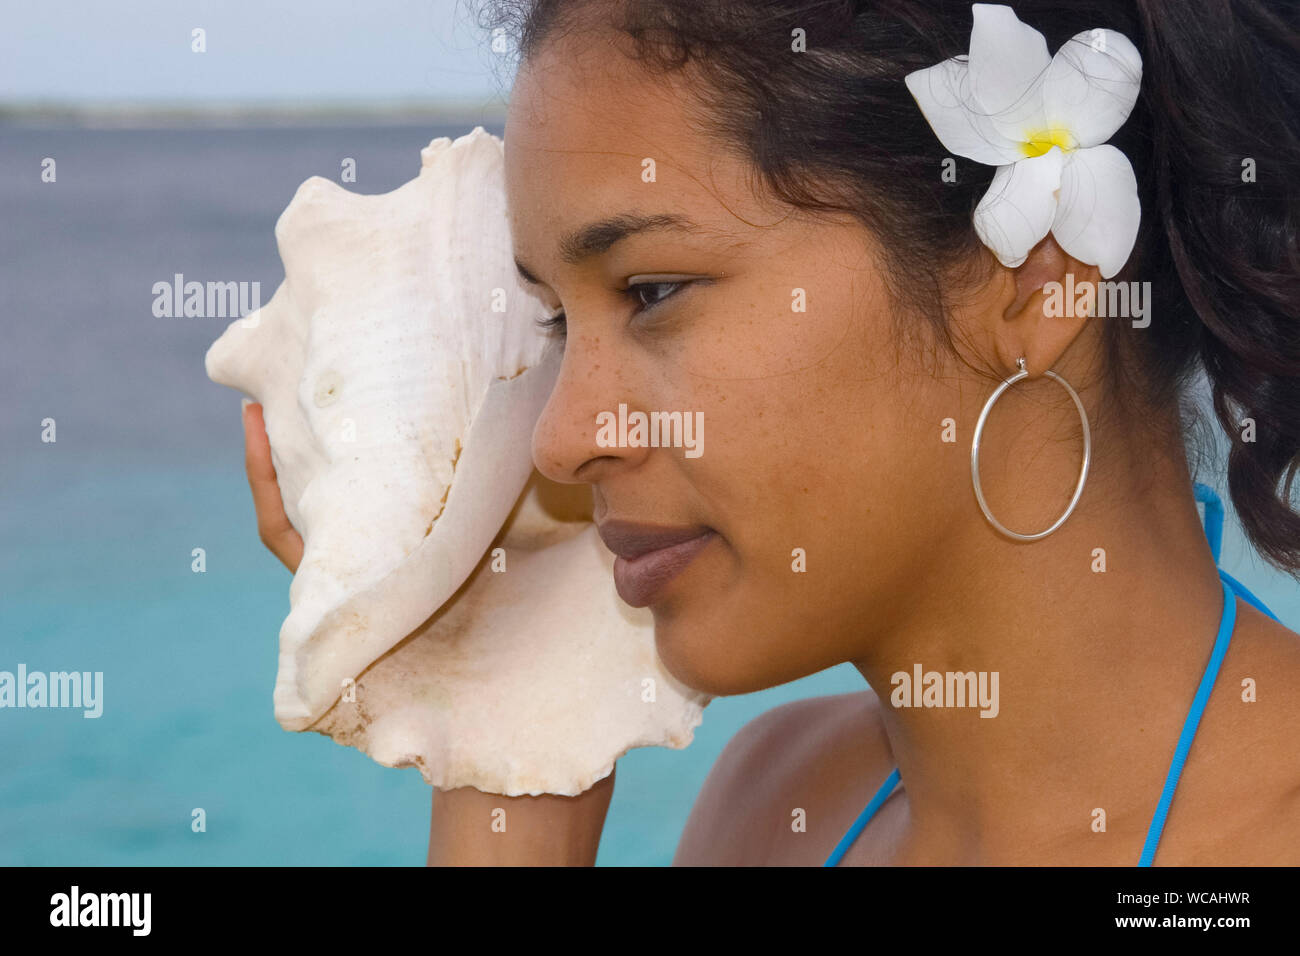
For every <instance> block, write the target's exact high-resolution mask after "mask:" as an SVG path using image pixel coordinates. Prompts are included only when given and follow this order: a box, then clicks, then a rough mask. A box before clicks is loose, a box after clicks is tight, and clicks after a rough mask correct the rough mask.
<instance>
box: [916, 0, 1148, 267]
mask: <svg viewBox="0 0 1300 956" xmlns="http://www.w3.org/2000/svg"><path fill="white" fill-rule="evenodd" d="M971 12H972V14H973V15H974V20H975V25H974V27H973V29H972V30H971V34H970V53H969V55H968V56H966V57H956V58H954V59H951V60H945V61H944V62H943V63H940V64H938V65H936V66H932V67H930V68H929V69H925V70H917V71H916V72H914V73H910V74H908V76H907V79H906V82H907V88H908V89H909V90H910V91H911V93H912V96H913V97H914V98H915V99H916V102H917V105H919V106H920V107H921V112H922V113H923V114H924V115H925V118H926V120H928V121H929V123H930V127H931V128H932V129H933V130H934V132H935V135H936V136H938V137H939V141H940V142H941V143H942V144H943V146H944V148H945V149H947V150H948V151H949V152H951V153H955V154H957V155H958V156H965V157H967V158H968V159H973V160H975V161H976V162H979V163H985V164H987V165H990V166H997V167H998V171H997V172H996V173H995V174H994V175H993V182H992V184H991V185H990V186H989V190H988V192H987V193H985V194H984V198H983V199H981V200H980V204H979V206H978V207H977V208H976V210H975V216H974V221H975V231H976V232H977V233H978V234H979V237H980V240H981V241H982V242H983V243H984V244H985V245H986V246H988V247H989V248H990V249H991V250H993V254H994V255H996V256H997V257H998V261H999V262H1001V263H1002V264H1003V265H1004V266H1007V267H1009V268H1014V267H1016V266H1018V265H1020V264H1021V263H1023V262H1024V261H1025V259H1026V258H1027V257H1028V255H1029V252H1030V250H1031V249H1033V248H1034V246H1036V245H1038V243H1039V242H1040V241H1041V240H1042V238H1043V237H1044V236H1046V235H1047V234H1048V232H1051V233H1052V235H1053V236H1055V237H1056V241H1057V242H1058V243H1059V244H1060V246H1061V248H1062V249H1064V250H1065V251H1066V252H1067V253H1068V254H1069V255H1070V256H1072V257H1074V258H1075V259H1077V260H1078V261H1080V262H1084V263H1088V264H1090V265H1095V266H1097V267H1098V268H1099V270H1100V271H1101V275H1102V277H1103V278H1107V279H1108V278H1110V277H1111V276H1113V275H1114V274H1115V273H1116V272H1118V271H1119V270H1120V269H1121V268H1123V266H1124V263H1125V262H1127V261H1128V257H1129V253H1130V252H1132V251H1133V244H1134V242H1136V241H1137V232H1138V223H1139V221H1140V220H1141V212H1142V210H1141V204H1140V202H1139V200H1138V191H1137V179H1136V178H1135V177H1134V175H1133V167H1132V165H1130V163H1129V161H1128V157H1126V156H1125V155H1124V154H1123V153H1122V152H1120V151H1119V150H1118V149H1116V148H1115V147H1114V146H1103V145H1101V144H1103V143H1105V142H1106V140H1108V139H1110V137H1111V136H1113V135H1114V133H1115V131H1116V130H1117V129H1119V128H1120V126H1122V125H1123V124H1124V121H1125V120H1126V119H1128V116H1129V113H1131V112H1132V111H1133V104H1134V103H1135V102H1137V95H1138V87H1139V86H1140V85H1141V81H1142V57H1141V55H1140V54H1139V53H1138V51H1137V48H1136V47H1135V46H1134V45H1133V44H1132V43H1131V42H1130V41H1129V39H1128V38H1127V37H1125V36H1124V35H1123V34H1121V33H1116V32H1115V31H1114V30H1100V29H1098V30H1089V31H1087V32H1085V33H1079V34H1076V35H1075V36H1074V37H1073V38H1072V39H1071V40H1070V41H1069V42H1067V43H1066V44H1065V45H1064V46H1062V47H1061V49H1060V50H1058V51H1057V53H1056V56H1054V57H1049V56H1048V54H1047V41H1046V40H1044V39H1043V35H1042V34H1041V33H1039V32H1038V31H1037V30H1035V29H1034V28H1033V27H1030V26H1026V25H1025V24H1023V23H1021V22H1020V20H1019V19H1018V18H1017V17H1016V15H1015V13H1014V12H1013V11H1012V9H1011V8H1010V7H1007V6H1001V5H995V4H987V3H976V4H972V5H971Z"/></svg>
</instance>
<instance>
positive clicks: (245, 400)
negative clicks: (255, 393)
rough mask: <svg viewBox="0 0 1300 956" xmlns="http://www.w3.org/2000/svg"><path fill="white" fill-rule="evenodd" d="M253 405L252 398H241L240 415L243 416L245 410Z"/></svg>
mask: <svg viewBox="0 0 1300 956" xmlns="http://www.w3.org/2000/svg"><path fill="white" fill-rule="evenodd" d="M252 404H253V400H252V399H251V398H241V399H240V400H239V411H240V414H243V411H244V409H246V408H247V407H248V406H249V405H252Z"/></svg>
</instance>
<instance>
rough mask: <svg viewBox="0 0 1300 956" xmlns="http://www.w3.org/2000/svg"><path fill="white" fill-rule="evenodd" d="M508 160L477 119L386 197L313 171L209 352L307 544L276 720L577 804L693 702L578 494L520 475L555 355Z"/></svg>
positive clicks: (495, 785) (462, 782) (458, 777)
mask: <svg viewBox="0 0 1300 956" xmlns="http://www.w3.org/2000/svg"><path fill="white" fill-rule="evenodd" d="M503 156H504V152H503V144H502V142H501V140H499V139H497V138H496V137H495V136H492V135H491V134H489V133H487V132H485V131H484V130H483V128H482V127H476V128H475V129H474V131H473V132H471V133H469V134H467V135H465V136H462V137H460V138H459V139H457V140H456V141H455V142H452V141H451V140H450V139H449V138H447V137H440V138H438V139H435V140H433V142H431V143H430V144H429V145H428V146H427V147H426V148H425V149H424V150H422V151H421V157H422V161H423V162H422V166H421V169H420V173H419V175H418V176H417V177H416V178H415V179H413V180H412V181H410V182H409V183H406V184H405V185H404V186H401V187H400V188H398V189H396V190H394V191H392V192H390V193H385V194H383V195H378V196H366V195H358V194H353V193H349V192H347V191H346V190H344V189H342V188H341V187H339V186H336V185H335V184H333V183H331V182H330V181H328V180H326V179H322V178H320V177H313V178H311V179H309V180H307V181H306V182H304V183H303V184H302V186H300V187H299V189H298V192H297V194H296V195H295V196H294V198H293V201H292V202H291V203H290V204H289V206H288V208H287V209H285V211H284V213H283V214H282V215H281V216H280V220H279V222H278V223H277V224H276V230H275V234H276V241H277V243H278V245H279V249H280V257H281V259H282V260H283V262H284V269H285V279H284V282H283V283H282V284H281V285H280V287H279V289H278V290H277V291H276V293H275V295H274V297H273V298H272V299H271V301H270V302H268V303H267V305H266V306H265V307H263V308H261V309H259V310H257V311H256V312H253V313H251V314H250V315H248V316H247V317H245V318H242V319H237V320H235V321H234V322H232V323H231V325H230V327H229V328H228V329H227V330H226V332H225V333H224V334H223V335H222V336H221V337H220V338H219V339H218V340H217V341H216V342H215V343H214V344H213V345H212V347H211V349H209V351H208V354H207V359H206V367H207V372H208V375H209V377H210V378H212V380H213V381H215V382H218V383H220V384H223V385H229V386H231V387H233V388H236V389H239V390H240V391H242V392H244V393H245V394H247V395H249V396H250V397H252V398H253V399H254V400H255V401H258V402H261V403H262V406H263V413H264V416H265V420H266V430H267V435H268V437H269V438H270V442H271V453H272V460H273V462H274V464H275V468H276V475H277V478H278V481H279V485H280V491H281V495H282V497H283V499H284V506H285V512H286V514H287V515H288V516H289V519H290V521H292V523H293V525H294V527H295V528H297V529H298V531H299V532H300V533H301V535H302V538H303V545H304V553H303V558H302V563H301V564H300V565H299V567H298V570H297V573H296V574H295V576H294V579H293V583H292V585H291V586H290V589H289V601H290V612H289V616H288V617H287V618H286V620H285V621H284V624H283V626H282V627H281V630H280V665H279V672H278V674H277V677H276V685H275V715H276V719H277V720H278V721H279V722H280V724H281V726H283V727H284V728H285V729H287V730H314V731H318V732H320V733H323V734H327V735H328V736H330V737H332V738H333V739H334V740H336V741H338V742H339V743H342V744H346V745H350V746H355V747H357V748H359V749H360V750H362V751H364V752H365V753H367V754H369V755H370V756H371V757H373V758H374V759H375V760H377V761H378V762H379V763H381V764H384V765H386V766H394V767H397V766H415V767H418V768H419V770H420V772H421V774H422V775H423V776H424V779H425V780H426V781H427V782H428V783H430V784H432V785H433V786H435V787H438V788H441V789H450V788H454V787H463V786H473V787H477V788H478V789H480V790H483V791H486V792H491V793H502V794H507V795H512V796H513V795H517V794H523V793H531V794H537V793H558V794H566V795H574V794H577V793H581V792H582V791H583V790H586V789H587V788H589V787H590V786H591V785H592V784H594V783H595V782H596V781H598V780H600V779H602V778H603V777H605V776H608V774H609V773H610V772H611V771H612V769H613V765H614V761H615V760H616V759H617V758H618V757H620V756H621V755H622V754H623V753H625V752H626V751H627V750H628V749H630V748H632V747H640V746H653V745H663V746H669V747H675V748H680V747H684V746H686V745H687V744H688V743H690V741H691V738H692V735H693V730H694V728H695V727H696V726H698V724H699V723H700V720H701V719H702V709H703V707H704V705H705V704H706V703H707V702H708V699H709V698H708V697H707V696H706V695H702V694H699V693H696V692H694V691H692V690H690V689H689V688H687V687H685V686H683V685H681V684H680V683H679V682H678V681H676V680H675V679H674V678H673V677H672V676H671V675H670V674H668V673H667V671H666V670H664V668H663V665H662V663H661V662H660V660H659V658H658V655H657V654H656V652H655V648H654V631H653V619H652V617H651V615H650V614H649V612H647V611H646V610H644V609H633V608H631V607H629V606H628V605H626V604H624V603H623V602H622V601H621V600H620V599H619V598H618V596H617V593H616V592H615V590H614V587H613V579H612V574H611V569H612V565H613V560H614V559H613V555H611V554H610V553H609V551H608V550H607V549H606V548H605V547H604V545H603V544H602V543H601V541H600V539H599V537H598V536H597V535H596V533H595V526H594V525H593V524H592V523H591V495H590V489H589V488H587V487H586V486H561V485H557V484H555V483H553V482H550V481H547V480H545V479H544V478H543V477H542V476H541V475H540V474H538V473H536V472H535V471H534V470H533V466H532V458H531V435H532V430H533V426H534V424H535V423H536V420H537V416H538V414H539V413H540V412H541V409H542V407H543V406H544V405H545V403H546V399H547V396H548V395H549V393H550V389H551V387H552V385H553V384H554V381H555V375H556V372H557V370H558V365H559V354H558V351H557V350H556V349H555V348H554V347H552V346H553V343H551V341H550V340H549V339H548V338H547V337H546V335H545V334H544V333H543V332H542V331H541V330H540V329H538V327H537V324H536V321H535V319H536V317H537V316H538V315H540V314H541V311H542V307H541V305H540V303H539V302H538V301H537V300H536V299H535V298H534V297H533V296H532V295H531V294H530V293H529V292H528V290H527V288H526V287H524V286H523V285H522V283H521V281H520V280H519V278H518V276H517V274H516V270H515V267H514V262H513V258H512V246H511V241H510V233H509V222H508V218H507V215H506V205H505V180H504V166H503Z"/></svg>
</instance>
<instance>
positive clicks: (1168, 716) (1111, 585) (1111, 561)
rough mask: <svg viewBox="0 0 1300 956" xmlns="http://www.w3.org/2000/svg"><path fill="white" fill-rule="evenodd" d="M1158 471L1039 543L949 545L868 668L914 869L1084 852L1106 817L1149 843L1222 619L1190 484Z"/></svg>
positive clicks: (981, 539) (976, 537)
mask: <svg viewBox="0 0 1300 956" xmlns="http://www.w3.org/2000/svg"><path fill="white" fill-rule="evenodd" d="M1162 462H1163V464H1161V463H1159V462H1157V461H1153V460H1148V461H1147V462H1145V463H1144V464H1143V466H1142V468H1141V469H1138V470H1137V471H1136V472H1135V473H1134V474H1135V477H1134V478H1133V479H1132V480H1128V481H1115V480H1114V478H1112V477H1109V476H1108V477H1106V478H1104V479H1103V480H1104V483H1105V485H1106V486H1107V487H1104V488H1102V487H1099V485H1100V484H1101V483H1100V482H1099V483H1097V484H1094V485H1093V486H1092V487H1091V488H1090V489H1089V490H1090V491H1092V493H1093V494H1092V496H1091V500H1092V501H1106V502H1108V503H1107V504H1106V505H1105V506H1093V507H1088V506H1087V504H1088V502H1089V498H1090V496H1089V495H1088V494H1087V493H1085V497H1084V499H1083V502H1084V504H1083V505H1081V508H1080V510H1079V511H1078V512H1076V513H1075V515H1073V516H1072V517H1071V519H1070V520H1069V521H1067V522H1066V523H1065V525H1064V526H1062V528H1061V529H1060V530H1058V531H1057V532H1055V533H1054V534H1052V535H1050V536H1049V537H1047V538H1044V539H1041V540H1039V541H1037V542H1033V543H1028V544H1024V543H1017V542H1013V541H1010V540H1008V539H1004V538H1002V537H1000V536H997V537H996V539H995V538H994V537H993V534H992V532H991V529H988V528H986V527H983V526H973V527H972V528H971V530H970V532H969V533H968V534H967V535H966V536H965V539H963V538H962V536H961V535H960V534H959V535H955V536H953V537H952V538H949V539H947V540H945V543H944V546H943V548H942V549H941V550H939V549H937V550H936V552H935V559H934V560H933V561H930V562H928V563H927V565H926V571H925V573H924V574H923V575H921V576H919V577H916V578H914V580H913V583H914V584H915V585H916V586H915V587H911V588H909V589H908V590H909V593H908V595H907V600H906V601H900V603H899V607H900V608H902V609H903V610H902V611H901V612H899V613H898V614H895V615H892V616H891V617H890V629H889V632H888V633H886V634H881V635H879V640H873V642H872V644H871V647H870V652H869V653H868V654H866V655H864V656H863V657H862V658H861V659H860V660H858V661H855V664H856V666H857V667H858V669H859V671H861V673H862V674H863V676H864V677H865V678H866V679H867V681H868V682H869V683H870V685H871V686H872V688H873V689H874V690H875V691H876V693H877V695H878V696H879V698H880V700H881V704H882V708H881V709H882V712H883V719H884V723H885V727H886V731H887V733H888V736H889V740H890V744H891V747H892V749H893V753H894V757H895V760H896V762H897V764H898V767H899V770H900V773H901V776H902V779H903V782H904V785H905V787H906V791H907V796H908V805H909V808H910V814H911V820H912V826H911V827H909V831H910V833H911V835H912V836H911V838H910V839H911V841H912V842H913V844H914V845H913V847H912V850H913V853H914V855H919V856H921V857H925V856H926V855H927V854H929V855H931V856H942V857H946V858H947V859H948V860H951V859H952V850H953V847H958V848H959V851H958V852H959V855H960V857H961V859H962V860H964V861H970V862H974V861H975V860H979V861H981V862H998V861H999V859H1001V860H1002V861H1004V862H1005V861H1007V860H1009V859H1011V858H1012V857H1015V856H1016V855H1017V854H1018V853H1030V854H1031V855H1032V853H1033V850H1032V848H1034V847H1038V848H1039V849H1040V850H1041V849H1043V848H1046V847H1048V846H1051V845H1060V844H1061V843H1062V842H1063V841H1070V840H1072V839H1075V838H1076V837H1077V838H1085V837H1086V836H1087V834H1088V833H1089V832H1090V830H1089V827H1090V825H1091V823H1092V813H1093V810H1094V808H1096V807H1101V808H1103V809H1104V810H1105V811H1106V813H1107V820H1108V822H1107V830H1108V832H1111V833H1112V834H1115V833H1117V832H1118V833H1121V834H1124V835H1125V836H1127V834H1128V832H1129V831H1130V830H1132V831H1133V832H1135V833H1144V832H1145V829H1146V826H1147V824H1148V822H1149V820H1150V818H1151V814H1152V813H1153V812H1154V810H1155V807H1156V803H1157V800H1158V798H1159V794H1160V788H1161V786H1162V784H1163V781H1164V776H1165V771H1166V769H1167V768H1168V764H1169V760H1170V757H1171V755H1172V753H1173V749H1174V745H1175V743H1176V741H1177V739H1178V735H1179V731H1180V730H1181V727H1182V723H1183V720H1184V718H1185V716H1186V714H1187V711H1188V708H1189V707H1190V705H1191V703H1192V698H1193V695H1194V694H1195V691H1196V687H1197V684H1198V682H1199V680H1200V678H1201V675H1202V673H1203V671H1204V669H1205V665H1206V662H1207V660H1208V658H1209V655H1210V650H1211V647H1212V646H1213V644H1214V640H1215V636H1216V633H1217V629H1218V622H1219V618H1220V614H1221V612H1222V610H1223V592H1222V589H1221V586H1220V583H1219V579H1218V576H1217V572H1216V570H1215V565H1214V560H1213V557H1212V556H1211V554H1210V550H1209V547H1208V545H1207V543H1206V539H1205V535H1204V532H1203V529H1202V525H1201V521H1200V517H1199V514H1198V512H1197V509H1196V505H1195V502H1194V501H1193V499H1192V496H1191V495H1190V494H1189V493H1187V492H1186V490H1185V489H1186V488H1190V481H1189V479H1188V475H1187V471H1186V468H1185V466H1184V465H1182V462H1181V461H1177V462H1175V461H1173V460H1171V458H1168V457H1166V458H1163V459H1162ZM1143 489H1160V492H1159V493H1156V494H1153V493H1151V492H1150V491H1149V490H1148V491H1147V492H1146V493H1145V494H1144V493H1143ZM1111 502H1113V504H1111ZM971 507H972V508H974V505H973V504H972V505H971ZM1098 549H1100V550H1098ZM1103 552H1104V553H1103ZM1103 561H1104V565H1103V564H1102V562H1103ZM1103 566H1104V568H1105V570H1102V567H1103ZM918 669H919V671H920V672H921V675H922V686H921V687H920V688H917V687H915V686H914V685H915V683H916V681H915V676H916V673H917V671H918ZM950 673H951V674H952V675H954V676H953V678H951V679H950V678H949V677H948V675H949V674H950ZM972 673H973V678H972V677H971V676H970V675H972ZM934 674H938V675H942V678H941V679H942V685H939V684H938V683H937V681H936V678H935V677H934V676H932V675H934ZM994 674H996V678H994V676H993V675H994ZM927 675H931V676H928V677H927ZM957 675H962V676H960V677H958V676H957ZM995 680H996V683H995ZM971 686H973V687H974V689H975V691H976V694H975V695H974V697H975V699H974V700H973V701H972V700H970V699H969V698H970V696H971V695H969V694H967V695H966V696H967V698H968V699H967V700H966V702H965V703H966V706H959V705H960V704H961V703H962V701H961V696H962V693H961V692H962V691H966V690H967V689H968V688H970V687H971ZM927 688H928V692H927ZM981 688H982V689H983V694H982V699H981V695H980V690H981ZM995 689H996V698H994V693H993V692H994V690H995ZM918 702H919V703H920V706H916V705H917V703H918ZM927 702H928V703H929V704H930V705H931V706H926V703H927ZM936 704H937V705H938V706H935V705H936ZM981 713H985V714H988V716H981ZM1138 845H1139V846H1140V837H1139V839H1138ZM1038 855H1039V857H1040V858H1041V855H1042V854H1041V852H1040V853H1039V854H1038Z"/></svg>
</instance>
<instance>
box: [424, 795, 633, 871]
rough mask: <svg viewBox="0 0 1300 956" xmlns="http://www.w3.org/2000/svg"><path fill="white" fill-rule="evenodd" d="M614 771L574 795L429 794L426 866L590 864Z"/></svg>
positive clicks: (593, 855)
mask: <svg viewBox="0 0 1300 956" xmlns="http://www.w3.org/2000/svg"><path fill="white" fill-rule="evenodd" d="M613 795H614V773H613V771H611V772H610V775H609V776H608V777H606V778H605V779H604V780H601V781H599V782H598V783H596V784H595V785H594V786H593V787H591V789H589V790H584V791H583V792H582V793H580V794H578V795H577V796H576V797H562V796H559V795H558V794H554V793H544V794H542V795H540V796H536V797H528V796H524V797H503V796H501V795H500V794H496V793H483V792H482V791H480V790H476V789H474V788H473V787H460V788H459V789H456V790H438V789H435V790H434V791H433V819H432V821H431V822H430V824H429V857H428V864H429V866H592V865H594V864H595V862H596V848H597V847H598V846H599V845H600V831H601V830H602V829H603V828H604V826H605V813H606V811H608V810H609V801H610V798H611V797H612V796H613Z"/></svg>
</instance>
